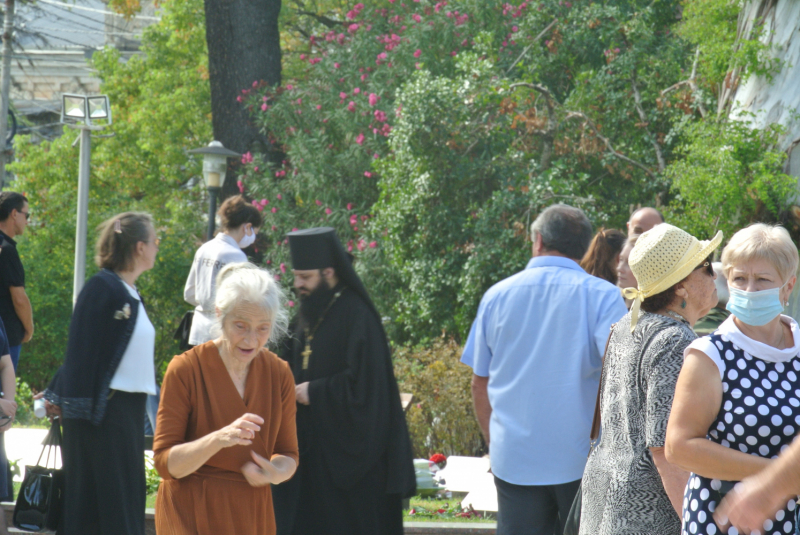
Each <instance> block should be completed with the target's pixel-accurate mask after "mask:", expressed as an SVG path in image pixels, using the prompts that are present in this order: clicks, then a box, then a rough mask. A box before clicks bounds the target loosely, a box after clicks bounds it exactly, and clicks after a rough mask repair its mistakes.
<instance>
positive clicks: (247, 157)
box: [242, 152, 253, 164]
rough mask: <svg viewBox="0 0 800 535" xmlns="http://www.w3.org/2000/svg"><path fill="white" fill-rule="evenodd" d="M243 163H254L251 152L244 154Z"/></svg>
mask: <svg viewBox="0 0 800 535" xmlns="http://www.w3.org/2000/svg"><path fill="white" fill-rule="evenodd" d="M242 163H243V164H248V163H253V155H252V154H251V153H250V152H245V153H244V154H242Z"/></svg>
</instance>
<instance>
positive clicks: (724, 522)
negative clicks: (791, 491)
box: [714, 474, 789, 533]
mask: <svg viewBox="0 0 800 535" xmlns="http://www.w3.org/2000/svg"><path fill="white" fill-rule="evenodd" d="M773 487H774V485H772V484H770V482H769V481H767V480H766V478H764V477H763V476H761V474H756V475H755V476H752V477H748V478H746V479H745V480H743V481H741V482H739V483H737V484H736V486H735V487H733V490H732V491H730V492H729V493H727V494H726V495H725V498H723V500H722V503H720V504H719V505H718V506H717V509H716V511H714V520H715V521H716V522H717V525H718V526H719V527H720V529H721V530H722V532H723V533H727V532H728V530H729V529H730V528H731V527H735V528H737V530H738V531H739V532H740V533H752V532H754V531H755V530H759V531H763V528H764V521H765V520H768V519H770V518H773V519H774V517H775V513H777V512H778V510H780V509H781V508H783V507H786V502H787V500H788V499H789V497H788V496H787V497H784V496H781V494H780V493H776V492H775V490H774V488H773Z"/></svg>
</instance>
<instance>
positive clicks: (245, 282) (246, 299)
mask: <svg viewBox="0 0 800 535" xmlns="http://www.w3.org/2000/svg"><path fill="white" fill-rule="evenodd" d="M216 288H217V293H216V296H215V298H214V306H216V307H217V309H218V310H219V315H218V316H217V322H216V325H214V330H215V331H216V333H217V334H219V333H221V332H222V325H223V324H224V323H225V318H227V316H228V314H230V313H231V312H232V311H233V310H234V309H235V308H236V307H237V306H238V305H241V304H243V303H247V304H251V305H255V306H258V307H261V309H263V310H264V312H266V314H267V316H269V318H270V320H271V322H272V330H271V331H270V334H269V342H270V343H271V344H273V345H274V344H276V343H277V342H278V341H279V340H280V339H281V338H282V337H283V336H284V335H285V334H286V332H287V330H288V325H289V313H288V312H287V311H286V307H285V306H284V302H285V301H286V295H285V293H284V291H283V289H282V288H281V287H280V286H279V285H278V283H277V282H275V277H273V275H272V274H271V273H270V272H269V271H267V270H266V269H262V268H260V267H258V266H256V265H255V264H252V263H250V262H239V263H235V264H228V265H227V266H225V267H224V268H222V270H221V271H220V272H219V275H217V286H216Z"/></svg>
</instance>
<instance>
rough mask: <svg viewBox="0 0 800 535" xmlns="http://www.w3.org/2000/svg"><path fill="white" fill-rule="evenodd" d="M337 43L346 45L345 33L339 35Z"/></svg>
mask: <svg viewBox="0 0 800 535" xmlns="http://www.w3.org/2000/svg"><path fill="white" fill-rule="evenodd" d="M336 42H337V43H339V44H340V45H341V44H344V34H343V33H340V34H339V35H338V36H337V37H336Z"/></svg>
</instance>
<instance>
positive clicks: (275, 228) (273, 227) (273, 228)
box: [267, 225, 278, 264]
mask: <svg viewBox="0 0 800 535" xmlns="http://www.w3.org/2000/svg"><path fill="white" fill-rule="evenodd" d="M276 230H278V227H276V226H275V225H272V232H275V231H276ZM270 262H271V261H270V260H267V264H269V263H270Z"/></svg>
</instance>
